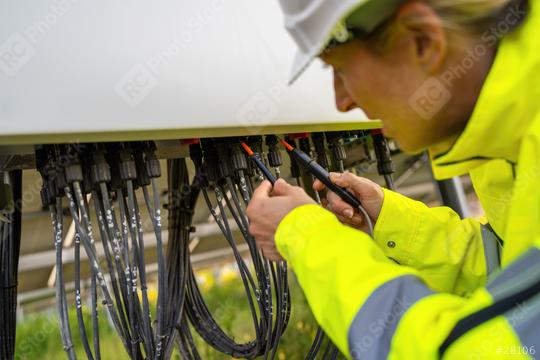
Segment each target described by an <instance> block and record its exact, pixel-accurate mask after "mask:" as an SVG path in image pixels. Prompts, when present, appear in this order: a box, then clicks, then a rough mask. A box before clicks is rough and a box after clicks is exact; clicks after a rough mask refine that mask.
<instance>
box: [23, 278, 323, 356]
mask: <svg viewBox="0 0 540 360" xmlns="http://www.w3.org/2000/svg"><path fill="white" fill-rule="evenodd" d="M290 287H291V289H290V290H291V300H292V313H291V320H290V322H289V326H288V328H287V330H286V331H285V333H284V334H283V337H282V340H281V342H280V347H279V350H278V356H277V358H278V359H280V360H283V359H303V358H304V356H305V355H306V354H307V352H308V350H309V347H310V346H311V342H312V341H313V338H314V336H315V332H316V324H315V321H314V319H313V316H312V314H311V312H310V310H309V308H308V305H307V303H306V300H305V297H304V295H303V293H302V291H301V289H300V287H299V286H298V284H297V283H296V281H295V279H294V278H293V277H292V276H291V279H290ZM203 289H204V290H203V293H204V297H205V300H206V301H207V304H208V306H209V308H210V309H211V310H212V313H213V314H214V315H215V317H216V319H217V320H218V322H219V324H220V326H221V327H222V328H223V329H224V330H225V331H226V332H227V333H228V334H230V335H231V336H234V338H235V339H236V340H237V341H238V342H245V341H248V340H250V339H252V338H253V335H252V334H253V325H252V320H251V314H250V312H249V308H248V304H247V300H246V298H245V295H244V292H243V287H242V283H241V281H240V280H239V279H238V278H236V277H234V278H229V279H227V280H226V281H220V282H219V283H213V284H211V285H207V286H203ZM85 310H86V311H85V313H84V316H85V323H86V325H87V326H88V325H89V324H91V317H90V312H89V309H88V308H86V309H85ZM104 311H105V310H104V309H100V329H99V330H100V345H101V354H102V358H103V359H104V360H106V359H118V360H121V359H129V357H128V356H127V354H126V352H125V350H124V348H123V345H122V344H121V341H120V340H119V338H118V336H117V335H116V333H115V331H114V329H113V328H112V327H111V326H110V325H109V323H108V320H107V317H106V314H105V312H104ZM69 316H70V324H71V328H72V333H73V341H74V343H75V348H76V352H77V358H80V359H86V355H85V353H84V349H83V347H82V343H81V341H80V338H79V333H78V328H77V322H76V313H75V309H74V307H73V306H72V307H71V308H70V312H69ZM87 333H88V334H89V337H91V329H89V328H88V329H87ZM195 334H196V333H195ZM195 340H196V344H197V348H198V349H199V353H200V355H201V358H202V359H230V357H228V356H225V355H223V354H221V353H218V352H216V351H215V350H214V349H213V348H211V347H210V346H208V345H207V344H206V343H205V342H204V341H203V340H202V339H201V338H200V337H199V336H198V335H196V339H195ZM91 346H92V345H91ZM15 358H16V359H20V360H25V359H41V360H56V359H65V358H66V356H65V353H64V351H63V348H62V341H61V339H60V332H59V330H58V325H57V317H56V312H55V309H51V310H49V311H47V312H41V313H35V314H30V315H27V316H25V318H24V320H23V321H21V322H20V323H19V324H18V325H17V341H16V356H15ZM173 359H180V356H179V355H178V354H177V353H175V354H174V355H173Z"/></svg>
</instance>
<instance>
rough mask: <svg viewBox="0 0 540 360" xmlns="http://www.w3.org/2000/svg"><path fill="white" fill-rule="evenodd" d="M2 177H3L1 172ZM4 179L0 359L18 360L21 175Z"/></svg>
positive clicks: (0, 225) (16, 172) (0, 221)
mask: <svg viewBox="0 0 540 360" xmlns="http://www.w3.org/2000/svg"><path fill="white" fill-rule="evenodd" d="M0 175H4V173H1V172H0ZM5 175H6V176H5V177H6V179H5V180H7V181H5V182H4V179H0V184H1V185H2V186H3V188H2V191H3V192H4V193H3V196H2V197H3V199H4V200H5V201H3V202H4V205H5V207H4V206H2V208H3V209H1V210H5V211H3V215H2V217H0V266H1V269H0V270H1V275H2V276H1V277H0V324H2V325H1V326H0V358H1V359H6V360H11V359H13V358H14V356H15V329H16V321H15V320H16V318H15V317H16V309H17V271H18V263H19V250H20V245H21V206H22V203H21V184H22V171H21V170H14V171H10V172H9V173H5Z"/></svg>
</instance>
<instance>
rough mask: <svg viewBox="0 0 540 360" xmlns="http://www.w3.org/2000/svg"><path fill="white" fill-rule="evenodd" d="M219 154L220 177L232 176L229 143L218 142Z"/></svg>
mask: <svg viewBox="0 0 540 360" xmlns="http://www.w3.org/2000/svg"><path fill="white" fill-rule="evenodd" d="M216 150H217V154H218V169H219V177H220V178H226V177H231V176H232V169H231V168H232V166H231V164H230V154H229V144H227V143H222V142H219V143H218V144H216Z"/></svg>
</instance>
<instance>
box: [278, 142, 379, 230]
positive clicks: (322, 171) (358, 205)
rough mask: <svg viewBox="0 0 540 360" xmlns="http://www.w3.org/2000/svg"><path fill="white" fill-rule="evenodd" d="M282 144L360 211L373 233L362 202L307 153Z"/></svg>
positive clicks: (299, 161) (302, 163)
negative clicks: (339, 184) (332, 178)
mask: <svg viewBox="0 0 540 360" xmlns="http://www.w3.org/2000/svg"><path fill="white" fill-rule="evenodd" d="M280 142H281V144H282V145H283V146H285V148H286V149H287V151H288V152H289V153H290V154H291V157H293V158H294V159H295V160H296V162H297V163H298V164H299V165H301V166H303V167H304V168H306V170H308V171H309V172H310V173H311V174H313V176H315V177H316V178H317V179H319V180H320V181H321V182H322V183H323V184H324V185H326V187H327V188H328V189H330V190H331V191H333V192H334V193H335V194H337V195H338V196H339V197H340V198H341V199H342V200H343V201H345V202H346V203H348V204H349V205H351V206H352V207H354V208H355V209H358V210H359V211H360V212H361V213H362V214H363V215H364V218H365V219H366V222H367V224H368V227H369V229H370V234H371V233H372V232H373V226H372V223H371V219H370V218H369V216H368V215H367V212H366V210H365V209H364V208H363V207H362V203H361V202H360V200H358V199H357V198H356V197H355V196H354V195H353V194H351V193H350V192H349V191H347V190H346V189H344V188H342V187H340V186H338V185H336V184H334V183H333V182H332V181H331V180H330V173H329V172H328V171H326V170H325V169H324V168H323V167H322V166H321V165H319V164H317V162H316V161H315V160H313V159H312V158H310V157H309V156H308V155H307V154H306V153H304V152H303V151H301V150H299V149H296V148H294V147H292V146H291V145H290V144H289V143H287V142H286V141H285V140H280Z"/></svg>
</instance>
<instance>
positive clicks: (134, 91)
mask: <svg viewBox="0 0 540 360" xmlns="http://www.w3.org/2000/svg"><path fill="white" fill-rule="evenodd" d="M157 83H158V79H157V77H156V76H155V75H154V72H152V71H151V70H150V69H149V68H148V67H147V66H145V65H143V64H137V65H135V66H133V67H132V68H131V69H130V70H129V71H128V72H127V73H126V74H125V75H124V76H123V77H122V78H121V79H120V80H119V81H118V82H117V83H116V85H115V87H114V89H115V91H116V93H117V94H118V95H119V96H120V97H121V98H122V99H123V100H124V101H125V102H126V103H127V104H128V105H129V106H131V107H135V106H137V105H138V104H139V103H140V102H141V101H143V100H144V98H146V97H147V96H148V94H150V92H151V91H152V90H153V89H154V88H155V87H156V85H157Z"/></svg>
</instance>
